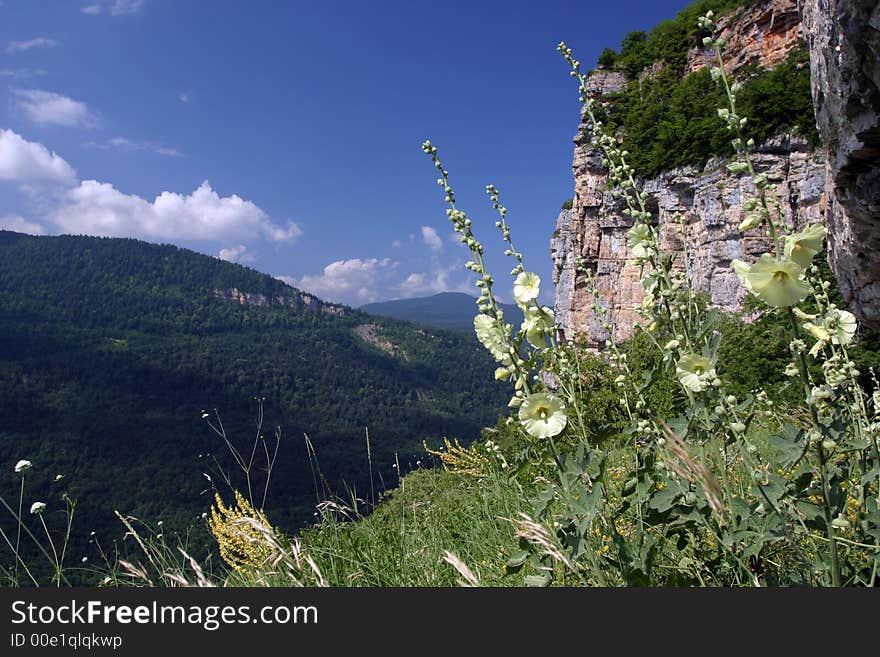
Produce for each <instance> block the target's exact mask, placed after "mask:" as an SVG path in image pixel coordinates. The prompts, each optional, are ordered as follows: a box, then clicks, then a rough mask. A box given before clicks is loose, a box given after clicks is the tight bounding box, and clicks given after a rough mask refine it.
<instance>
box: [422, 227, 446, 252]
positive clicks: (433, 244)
mask: <svg viewBox="0 0 880 657" xmlns="http://www.w3.org/2000/svg"><path fill="white" fill-rule="evenodd" d="M422 241H423V242H424V243H425V244H427V245H428V248H429V249H431V250H432V251H435V252H436V251H442V250H443V240H441V239H440V236H439V235H438V234H437V231H436V230H434V229H433V228H431V227H430V226H422Z"/></svg>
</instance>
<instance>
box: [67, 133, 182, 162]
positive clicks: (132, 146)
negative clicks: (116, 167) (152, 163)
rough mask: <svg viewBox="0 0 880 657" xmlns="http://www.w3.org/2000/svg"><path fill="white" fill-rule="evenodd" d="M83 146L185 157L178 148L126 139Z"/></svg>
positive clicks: (112, 139)
mask: <svg viewBox="0 0 880 657" xmlns="http://www.w3.org/2000/svg"><path fill="white" fill-rule="evenodd" d="M83 146H85V147H86V148H98V149H100V150H104V151H109V150H120V151H145V152H148V153H156V154H157V155H164V156H166V157H183V153H181V152H180V151H179V150H177V149H176V148H171V147H169V146H163V145H162V144H155V143H153V142H149V141H134V140H131V139H127V138H125V137H113V138H111V139H108V140H107V141H102V142H94V141H90V142H88V143H86V144H83Z"/></svg>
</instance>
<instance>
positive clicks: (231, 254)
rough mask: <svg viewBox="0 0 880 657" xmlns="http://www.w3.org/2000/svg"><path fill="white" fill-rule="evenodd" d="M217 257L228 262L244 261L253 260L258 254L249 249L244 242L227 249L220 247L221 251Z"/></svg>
mask: <svg viewBox="0 0 880 657" xmlns="http://www.w3.org/2000/svg"><path fill="white" fill-rule="evenodd" d="M217 257H218V258H220V259H221V260H225V261H226V262H241V263H244V262H252V261H253V260H254V258H256V257H257V256H256V254H254V253H252V252H251V251H248V248H247V247H246V246H245V245H244V244H239V245H238V246H230V247H227V248H225V249H220V253H219V254H218V255H217Z"/></svg>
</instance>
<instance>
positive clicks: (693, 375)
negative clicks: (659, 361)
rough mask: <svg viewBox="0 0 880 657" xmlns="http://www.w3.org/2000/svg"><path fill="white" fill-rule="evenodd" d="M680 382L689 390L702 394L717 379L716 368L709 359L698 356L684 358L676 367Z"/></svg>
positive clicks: (690, 355)
mask: <svg viewBox="0 0 880 657" xmlns="http://www.w3.org/2000/svg"><path fill="white" fill-rule="evenodd" d="M675 374H676V376H677V377H678V380H679V382H680V383H681V385H683V386H684V387H685V388H687V389H688V390H692V391H693V392H701V391H703V390H705V389H706V388H708V387H709V385H710V381H712V379H714V378H715V367H714V365H713V363H712V361H710V360H709V359H708V358H706V357H705V356H700V355H698V354H687V355H685V356H682V357H681V358H680V359H679V361H678V363H676V365H675Z"/></svg>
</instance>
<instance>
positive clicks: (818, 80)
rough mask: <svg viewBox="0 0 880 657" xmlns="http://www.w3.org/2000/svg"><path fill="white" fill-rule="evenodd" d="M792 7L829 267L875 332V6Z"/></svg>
mask: <svg viewBox="0 0 880 657" xmlns="http://www.w3.org/2000/svg"><path fill="white" fill-rule="evenodd" d="M799 5H800V12H801V16H802V20H803V25H804V32H805V36H806V39H807V43H808V44H809V47H810V70H811V71H810V72H811V81H812V91H813V104H814V106H815V108H816V120H817V123H818V126H819V132H820V134H821V135H822V139H823V141H824V142H825V144H826V146H827V149H828V163H827V174H828V190H829V194H828V197H829V203H828V207H827V223H828V228H829V231H828V246H829V262H830V263H831V267H832V269H833V270H834V273H835V276H836V278H837V281H838V284H839V285H840V290H841V293H842V294H843V297H844V299H846V300H847V301H848V302H849V304H850V308H851V309H852V311H853V312H854V313H855V314H856V316H857V317H859V319H860V320H861V321H862V323H863V324H866V325H870V326H880V117H878V114H880V2H878V0H800V2H799Z"/></svg>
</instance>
